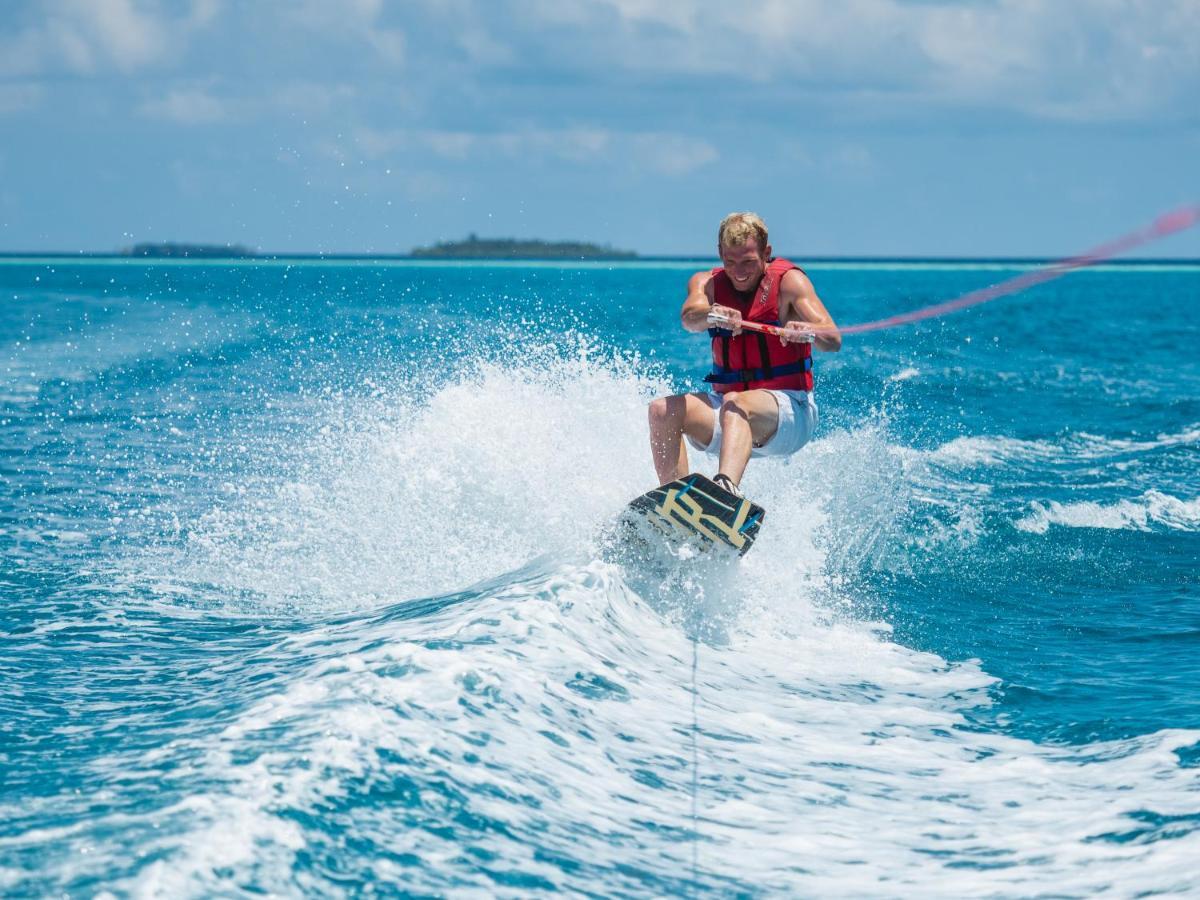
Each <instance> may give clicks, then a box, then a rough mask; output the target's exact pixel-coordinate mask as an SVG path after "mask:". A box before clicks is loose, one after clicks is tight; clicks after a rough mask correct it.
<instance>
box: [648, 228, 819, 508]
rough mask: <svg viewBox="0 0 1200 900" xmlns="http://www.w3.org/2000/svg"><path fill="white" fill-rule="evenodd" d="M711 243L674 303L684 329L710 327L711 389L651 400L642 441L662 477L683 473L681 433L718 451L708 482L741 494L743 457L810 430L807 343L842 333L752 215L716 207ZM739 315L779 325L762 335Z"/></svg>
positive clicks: (800, 439)
mask: <svg viewBox="0 0 1200 900" xmlns="http://www.w3.org/2000/svg"><path fill="white" fill-rule="evenodd" d="M717 251H718V253H719V255H720V258H721V266H719V267H718V268H715V269H712V270H711V271H704V272H697V273H696V274H695V275H693V276H692V277H691V279H690V280H689V281H688V294H687V299H686V300H685V301H684V304H683V309H682V310H681V312H680V321H681V322H682V324H683V327H684V328H685V329H686V330H687V331H692V332H700V331H705V330H708V332H709V334H710V335H711V336H712V356H713V370H712V372H711V373H710V374H709V375H708V376H707V377H706V378H705V379H704V380H705V381H706V382H708V383H709V384H710V385H711V386H712V390H711V391H695V392H692V393H687V394H675V395H673V396H670V397H658V398H656V399H654V400H653V401H651V403H650V408H649V416H650V450H651V453H652V454H653V456H654V469H655V472H656V473H657V474H658V480H659V483H660V484H662V485H666V484H667V483H668V482H672V481H675V480H676V479H680V478H683V477H684V476H685V475H686V474H687V472H688V456H687V447H686V445H685V444H684V438H685V437H686V438H687V441H688V443H690V444H691V445H692V446H693V447H695V448H696V449H697V450H699V451H701V452H703V453H707V454H709V455H710V456H716V457H717V458H718V470H717V474H716V476H714V478H713V479H712V480H713V482H714V483H716V484H717V485H718V486H719V487H721V488H723V489H725V490H727V491H729V492H730V493H732V494H734V495H735V496H737V497H741V491H740V490H739V488H738V485H739V484H740V483H741V480H742V475H743V474H744V472H745V470H746V465H747V463H748V462H749V461H750V459H751V458H752V457H786V456H791V455H792V454H793V453H795V452H796V451H797V450H799V449H800V448H801V447H803V446H804V445H805V444H806V443H808V441H809V438H811V437H812V433H813V430H814V429H815V428H816V424H817V406H816V403H815V402H814V401H813V376H812V348H813V347H814V346H815V347H816V348H817V349H818V350H822V351H825V352H836V351H837V350H840V349H841V346H842V337H841V334H840V333H839V332H838V330H837V326H836V325H835V324H834V321H833V318H832V317H831V316H830V315H829V312H828V311H827V310H826V309H825V305H824V304H823V303H822V302H821V299H820V298H819V297H818V296H817V292H816V290H815V289H814V288H813V285H812V282H811V281H809V280H808V276H807V275H805V274H804V271H803V270H802V269H801V268H800V267H799V266H797V265H796V264H795V263H792V262H789V261H788V260H786V259H774V258H773V257H772V255H771V245H770V243H769V242H768V240H767V226H766V225H765V224H764V223H763V220H762V219H761V218H759V217H758V216H757V215H755V214H754V213H748V212H742V213H731V214H730V215H728V216H726V217H725V218H724V220H723V221H722V222H721V226H720V228H719V229H718V231H717ZM743 323H749V325H750V326H752V325H753V324H759V325H775V326H779V328H778V329H777V330H774V333H772V334H771V335H768V334H764V333H762V332H761V331H751V330H749V326H748V327H747V328H743V327H742V326H743Z"/></svg>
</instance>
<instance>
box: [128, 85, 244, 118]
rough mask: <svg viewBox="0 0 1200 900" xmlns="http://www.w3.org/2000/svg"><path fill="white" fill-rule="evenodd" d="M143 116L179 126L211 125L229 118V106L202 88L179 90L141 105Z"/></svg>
mask: <svg viewBox="0 0 1200 900" xmlns="http://www.w3.org/2000/svg"><path fill="white" fill-rule="evenodd" d="M140 111H141V112H142V114H143V115H146V116H149V117H151V118H155V119H166V120H168V121H172V122H178V123H179V124H181V125H211V124H214V123H216V122H223V121H225V120H226V119H228V118H229V115H230V110H229V105H228V103H226V102H225V101H222V100H220V99H218V98H216V97H214V96H213V95H212V94H210V93H208V92H207V91H206V90H204V89H203V88H179V89H176V90H172V91H169V92H168V93H167V95H166V96H165V97H161V98H159V99H156V100H149V101H147V102H146V103H143V104H142V106H141V109H140Z"/></svg>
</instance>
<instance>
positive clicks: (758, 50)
mask: <svg viewBox="0 0 1200 900" xmlns="http://www.w3.org/2000/svg"><path fill="white" fill-rule="evenodd" d="M2 15H3V21H2V22H0V135H2V139H0V251H18V250H101V251H103V250H115V249H117V248H120V247H122V246H127V245H129V244H131V243H133V242H136V241H166V240H176V241H203V242H221V243H223V242H226V241H230V242H238V243H244V244H247V245H250V246H252V247H256V248H260V249H262V250H265V251H281V252H287V251H297V252H299V251H324V252H378V253H397V252H407V251H408V250H409V249H410V248H412V247H413V246H414V245H419V244H424V243H430V242H432V241H435V240H438V239H450V238H458V237H462V236H464V235H466V234H467V233H468V232H471V231H474V232H477V233H479V234H481V235H485V236H516V237H542V238H549V239H582V240H592V241H598V242H602V243H611V244H613V245H614V246H619V247H624V248H632V249H635V250H637V251H639V252H641V253H644V254H708V253H711V252H712V247H713V244H714V242H715V238H714V234H715V230H716V224H717V222H718V220H719V219H720V217H721V216H722V215H724V214H725V213H726V212H729V211H731V210H735V209H752V210H756V211H758V212H759V213H761V214H762V215H763V216H764V217H765V218H766V220H767V222H768V224H769V225H770V227H771V231H772V237H773V243H774V244H775V247H776V249H777V250H779V251H786V252H788V253H790V254H795V255H797V256H799V257H804V256H814V255H856V254H881V255H984V256H986V255H1060V254H1067V253H1072V252H1075V251H1079V250H1082V249H1085V248H1086V247H1088V246H1090V245H1092V244H1095V243H1098V242H1100V241H1102V240H1104V239H1106V238H1109V237H1113V236H1115V235H1117V234H1120V233H1122V232H1124V231H1126V230H1129V229H1130V228H1132V227H1136V226H1139V225H1142V224H1145V223H1146V222H1147V221H1148V220H1150V219H1151V218H1153V217H1154V216H1155V215H1156V214H1157V213H1159V212H1161V211H1164V210H1165V209H1168V208H1171V207H1174V206H1178V205H1180V204H1183V203H1189V202H1196V201H1198V200H1200V164H1198V161H1200V0H978V2H969V0H962V2H954V0H842V2H833V0H744V2H741V3H730V2H716V0H691V2H684V0H396V2H391V0H288V2H284V0H191V2H186V0H179V2H168V0H160V2H152V0H8V2H6V3H5V4H4V5H3V13H2ZM1140 255H1170V256H1189V257H1200V234H1198V233H1197V232H1196V231H1195V230H1194V231H1193V232H1191V233H1188V234H1184V235H1180V236H1176V237H1173V238H1170V239H1168V240H1166V241H1163V242H1162V243H1160V244H1158V245H1156V246H1155V247H1153V248H1149V249H1148V250H1146V251H1144V252H1143V253H1142V254H1140Z"/></svg>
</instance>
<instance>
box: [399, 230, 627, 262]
mask: <svg viewBox="0 0 1200 900" xmlns="http://www.w3.org/2000/svg"><path fill="white" fill-rule="evenodd" d="M412 256H413V257H414V258H415V259H636V258H637V254H636V253H634V252H633V251H631V250H615V249H613V248H612V247H610V246H609V245H607V244H604V245H600V244H589V243H586V242H584V241H541V240H536V239H528V240H521V239H518V238H481V237H479V236H478V235H476V234H469V235H467V239H466V240H463V241H439V242H438V243H436V244H434V245H433V246H432V247H414V248H413V251H412Z"/></svg>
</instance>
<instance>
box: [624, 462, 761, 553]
mask: <svg viewBox="0 0 1200 900" xmlns="http://www.w3.org/2000/svg"><path fill="white" fill-rule="evenodd" d="M762 519H763V508H762V507H761V506H759V505H758V504H756V503H751V502H750V501H749V500H746V499H745V498H743V497H738V496H737V495H736V494H731V493H730V492H729V491H727V490H725V489H724V488H723V487H720V486H719V485H717V484H716V483H714V482H713V481H712V480H711V479H709V478H706V477H704V476H703V475H701V474H700V473H699V472H693V473H692V474H690V475H685V476H684V477H683V478H680V479H677V480H675V481H672V482H669V483H668V484H664V485H662V486H661V487H656V488H655V489H654V490H652V491H648V492H646V493H645V494H642V496H640V497H638V498H636V499H635V500H634V501H633V502H632V503H630V504H629V506H628V507H626V509H625V512H624V513H623V514H622V515H621V519H620V521H621V522H622V524H623V525H624V526H625V527H626V529H627V530H628V531H634V530H636V529H638V526H639V525H641V524H643V523H644V524H648V525H650V526H651V527H652V528H653V529H655V530H656V531H658V532H661V533H662V534H663V535H665V536H666V537H667V538H668V540H672V541H677V540H682V541H686V542H690V543H693V544H697V545H699V546H700V547H701V548H703V549H714V548H718V547H730V548H733V549H734V550H736V551H737V552H738V553H739V554H741V555H745V553H746V551H747V550H749V549H750V547H751V545H752V544H753V543H754V539H755V538H756V537H757V536H758V529H759V527H760V526H761V525H762Z"/></svg>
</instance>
